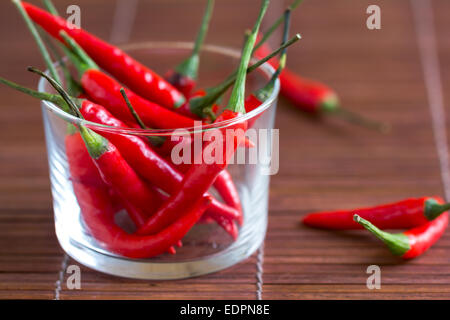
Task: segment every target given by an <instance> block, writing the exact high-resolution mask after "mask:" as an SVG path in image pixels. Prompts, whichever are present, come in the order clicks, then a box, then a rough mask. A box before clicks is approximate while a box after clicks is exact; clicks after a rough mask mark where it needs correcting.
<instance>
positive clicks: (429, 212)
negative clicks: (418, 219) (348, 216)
mask: <svg viewBox="0 0 450 320" xmlns="http://www.w3.org/2000/svg"><path fill="white" fill-rule="evenodd" d="M448 210H450V203H439V202H437V201H436V200H435V199H433V198H430V199H428V200H426V201H425V208H424V215H425V217H426V218H427V219H428V220H429V221H431V220H434V219H436V218H437V217H439V216H440V215H441V214H442V213H443V212H445V211H448Z"/></svg>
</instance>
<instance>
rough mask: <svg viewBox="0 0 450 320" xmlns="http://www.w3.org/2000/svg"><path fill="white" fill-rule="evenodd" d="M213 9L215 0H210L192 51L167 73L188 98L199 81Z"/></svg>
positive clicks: (166, 77) (174, 84) (169, 78)
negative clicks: (204, 45) (201, 52)
mask: <svg viewBox="0 0 450 320" xmlns="http://www.w3.org/2000/svg"><path fill="white" fill-rule="evenodd" d="M213 9H214V0H208V3H207V5H206V10H205V13H204V15H203V19H202V23H201V25H200V30H199V31H198V34H197V38H196V39H195V43H194V48H193V49H192V53H191V54H190V56H189V57H188V58H187V59H185V60H183V61H182V62H181V63H180V64H179V65H177V66H176V67H175V69H173V70H169V71H168V72H167V73H166V75H165V79H166V80H167V81H168V82H169V83H170V84H172V85H173V86H174V87H175V88H177V89H178V90H179V91H180V92H181V93H183V94H184V96H185V97H186V98H189V97H190V96H191V94H192V90H193V89H194V88H195V85H196V82H197V77H198V68H199V63H200V49H201V47H202V44H203V42H204V40H205V37H206V33H207V32H208V25H209V21H210V19H211V15H212V12H213Z"/></svg>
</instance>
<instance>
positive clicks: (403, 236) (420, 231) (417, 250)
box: [354, 212, 448, 259]
mask: <svg viewBox="0 0 450 320" xmlns="http://www.w3.org/2000/svg"><path fill="white" fill-rule="evenodd" d="M354 219H355V221H356V222H357V223H359V224H361V225H362V226H363V227H364V228H366V229H367V230H369V231H370V232H371V233H373V234H374V235H375V236H376V237H377V238H378V239H380V240H381V241H383V242H384V243H385V244H386V245H387V247H388V248H389V250H390V251H391V252H392V254H394V255H396V256H400V257H401V258H403V259H412V258H416V257H418V256H420V255H421V254H423V253H424V252H425V251H427V250H428V249H429V248H430V247H431V246H432V245H433V244H434V243H435V242H436V241H437V240H439V238H440V237H441V236H442V234H443V233H444V231H445V229H446V228H447V225H448V213H447V212H444V213H442V214H441V215H440V216H439V217H437V218H436V219H434V220H433V221H430V222H427V223H426V224H423V225H421V226H418V227H416V228H413V229H410V230H407V231H405V232H402V233H389V232H384V231H382V230H380V229H378V228H377V227H376V226H374V225H373V224H372V223H370V222H369V221H367V220H365V219H363V218H361V217H360V216H358V215H357V214H355V216H354Z"/></svg>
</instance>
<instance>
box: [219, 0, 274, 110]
mask: <svg viewBox="0 0 450 320" xmlns="http://www.w3.org/2000/svg"><path fill="white" fill-rule="evenodd" d="M268 6H269V0H263V3H262V5H261V10H260V12H259V15H258V18H257V20H256V23H255V25H254V27H253V29H252V32H251V34H250V35H249V36H248V39H247V41H246V43H245V45H244V49H243V50H242V57H241V63H240V64H239V69H238V71H237V76H236V82H235V84H234V87H233V90H232V92H231V96H230V100H229V101H228V105H227V109H230V110H232V111H234V112H239V113H245V79H246V75H247V67H248V64H249V62H250V59H251V57H252V50H253V46H254V45H255V41H256V36H257V34H258V30H259V27H260V25H261V21H262V19H263V17H264V14H265V13H266V11H267V7H268Z"/></svg>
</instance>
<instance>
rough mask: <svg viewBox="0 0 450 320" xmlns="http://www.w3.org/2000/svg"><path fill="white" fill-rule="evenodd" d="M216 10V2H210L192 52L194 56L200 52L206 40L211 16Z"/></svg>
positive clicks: (210, 0)
mask: <svg viewBox="0 0 450 320" xmlns="http://www.w3.org/2000/svg"><path fill="white" fill-rule="evenodd" d="M213 9H214V0H208V4H207V6H206V11H205V14H204V16H203V20H202V24H201V26H200V30H199V32H198V34H197V39H196V40H195V45H194V49H193V50H192V54H193V55H194V54H198V53H199V52H200V48H201V47H202V44H203V41H204V40H205V36H206V33H207V32H208V26H209V21H210V20H211V15H212V12H213Z"/></svg>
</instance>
